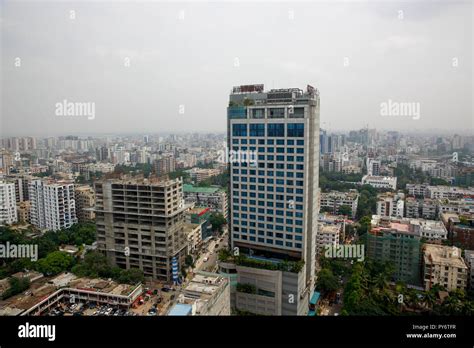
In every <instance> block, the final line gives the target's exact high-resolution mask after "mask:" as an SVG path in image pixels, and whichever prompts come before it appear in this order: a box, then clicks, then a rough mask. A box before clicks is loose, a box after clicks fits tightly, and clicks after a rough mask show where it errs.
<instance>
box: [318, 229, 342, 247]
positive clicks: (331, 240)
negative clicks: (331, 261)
mask: <svg viewBox="0 0 474 348" xmlns="http://www.w3.org/2000/svg"><path fill="white" fill-rule="evenodd" d="M341 230H342V224H340V223H339V224H325V223H319V225H318V236H317V240H316V248H317V250H318V253H319V254H324V248H325V247H326V246H331V247H332V246H337V245H339V240H340V238H341Z"/></svg>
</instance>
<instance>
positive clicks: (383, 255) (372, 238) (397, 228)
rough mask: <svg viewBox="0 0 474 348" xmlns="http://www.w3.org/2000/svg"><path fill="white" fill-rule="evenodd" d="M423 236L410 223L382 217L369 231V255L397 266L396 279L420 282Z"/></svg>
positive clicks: (414, 283) (394, 275) (413, 283)
mask: <svg viewBox="0 0 474 348" xmlns="http://www.w3.org/2000/svg"><path fill="white" fill-rule="evenodd" d="M420 240H421V237H420V235H419V234H418V233H416V232H415V231H410V227H409V225H408V224H401V223H398V222H391V221H390V220H389V219H387V218H385V219H381V220H380V221H379V223H378V226H376V227H373V228H372V229H371V230H370V231H369V232H368V233H367V256H368V257H369V258H373V259H375V260H377V261H382V262H384V261H390V262H391V263H392V264H393V265H394V266H395V272H394V274H393V277H394V280H396V281H399V280H400V281H404V282H406V283H408V284H410V285H419V284H420V264H421V253H420V247H421V242H420Z"/></svg>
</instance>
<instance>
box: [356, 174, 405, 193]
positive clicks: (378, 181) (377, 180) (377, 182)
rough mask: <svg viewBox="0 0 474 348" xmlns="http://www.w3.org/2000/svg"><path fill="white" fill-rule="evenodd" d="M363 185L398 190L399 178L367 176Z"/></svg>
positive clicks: (363, 179) (364, 177) (362, 182)
mask: <svg viewBox="0 0 474 348" xmlns="http://www.w3.org/2000/svg"><path fill="white" fill-rule="evenodd" d="M361 184H362V185H370V186H372V187H375V188H382V189H391V190H396V189H397V178H396V177H391V176H373V175H365V176H363V177H362V181H361Z"/></svg>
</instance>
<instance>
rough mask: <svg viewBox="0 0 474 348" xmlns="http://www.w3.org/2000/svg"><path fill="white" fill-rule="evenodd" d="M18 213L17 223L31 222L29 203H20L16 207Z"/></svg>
mask: <svg viewBox="0 0 474 348" xmlns="http://www.w3.org/2000/svg"><path fill="white" fill-rule="evenodd" d="M17 211H18V222H21V223H24V224H25V223H26V224H28V223H30V222H31V203H30V202H29V201H23V202H20V203H19V204H18V205H17Z"/></svg>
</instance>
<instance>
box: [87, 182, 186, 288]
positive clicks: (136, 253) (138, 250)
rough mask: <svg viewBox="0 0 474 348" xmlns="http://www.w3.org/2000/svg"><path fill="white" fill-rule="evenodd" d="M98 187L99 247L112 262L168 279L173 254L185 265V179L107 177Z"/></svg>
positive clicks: (97, 221) (171, 276)
mask: <svg viewBox="0 0 474 348" xmlns="http://www.w3.org/2000/svg"><path fill="white" fill-rule="evenodd" d="M95 192H96V209H95V211H96V224H97V243H98V250H100V251H102V252H103V253H105V254H106V256H107V258H108V259H109V260H110V262H111V263H112V264H114V265H117V266H119V267H121V268H124V269H129V268H139V269H141V270H143V272H144V275H145V277H151V278H153V279H159V280H163V281H167V282H170V281H171V280H172V279H173V272H172V261H173V259H175V260H177V261H178V266H179V268H181V265H182V264H183V262H184V258H185V256H186V252H187V242H186V235H185V232H184V227H185V210H186V207H185V205H184V199H183V182H182V180H181V179H174V180H169V179H156V178H149V179H145V178H143V177H139V178H136V177H132V178H130V177H126V178H106V179H104V180H102V181H100V182H97V183H96V184H95ZM175 273H176V272H175ZM175 277H176V274H175Z"/></svg>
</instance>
